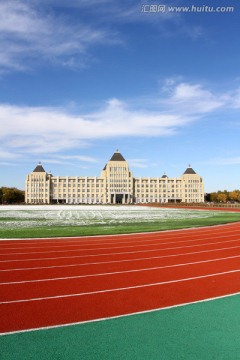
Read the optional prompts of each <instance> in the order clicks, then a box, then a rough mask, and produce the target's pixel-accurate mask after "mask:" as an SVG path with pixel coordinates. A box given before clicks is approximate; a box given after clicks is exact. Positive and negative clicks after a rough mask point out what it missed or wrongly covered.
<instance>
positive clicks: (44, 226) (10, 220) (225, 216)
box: [0, 209, 240, 238]
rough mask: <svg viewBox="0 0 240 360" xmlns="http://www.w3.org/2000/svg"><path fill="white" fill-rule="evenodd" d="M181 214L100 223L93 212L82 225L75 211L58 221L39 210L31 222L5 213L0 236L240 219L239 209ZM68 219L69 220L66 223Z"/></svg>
mask: <svg viewBox="0 0 240 360" xmlns="http://www.w3.org/2000/svg"><path fill="white" fill-rule="evenodd" d="M160 211H161V210H160ZM165 211H166V214H167V211H169V210H165ZM191 213H192V214H195V213H197V214H199V216H195V217H194V216H193V217H191V216H190V217H188V215H189V214H191ZM206 213H207V215H206ZM181 214H182V215H184V216H182V217H180V218H179V216H177V217H176V218H174V216H171V217H168V216H165V217H163V218H160V217H159V218H158V217H157V216H156V212H154V217H153V218H152V219H151V218H150V217H151V213H149V212H147V215H148V217H145V218H144V217H141V218H138V217H137V216H135V215H134V216H135V217H134V218H133V219H132V220H131V221H128V219H122V220H121V221H119V219H118V218H117V217H115V218H114V219H112V218H108V217H105V218H104V221H103V220H102V219H101V223H100V221H98V219H96V218H95V217H94V216H93V217H92V218H91V219H90V220H89V219H87V221H84V222H83V221H82V222H83V223H82V224H81V225H79V218H77V219H76V218H74V216H75V217H76V214H75V215H74V216H73V215H72V216H73V218H71V219H66V218H64V220H63V221H62V222H61V219H58V222H56V221H55V220H56V219H54V221H52V223H51V222H49V221H45V219H44V218H42V217H40V213H39V218H36V217H35V218H34V221H33V223H34V225H32V224H31V220H32V219H31V218H29V217H28V216H29V213H28V214H23V215H25V216H23V215H22V216H21V217H13V216H12V217H9V216H7V214H6V217H4V216H3V215H2V217H0V238H28V237H30V238H33V237H39V238H42V237H64V236H86V235H105V234H126V233H138V232H148V231H149V232H150V231H159V230H160V231H162V230H174V229H183V228H191V227H201V226H211V225H218V224H226V223H230V222H237V221H240V213H230V212H217V211H199V210H194V211H193V210H192V211H189V210H182V209H181ZM30 215H31V214H30ZM119 215H120V213H119ZM141 215H142V214H141ZM171 215H172V214H171ZM41 216H42V215H41ZM108 216H109V214H108ZM36 220H37V221H36ZM68 222H69V223H70V224H69V225H68ZM61 223H62V224H61ZM9 224H14V226H9Z"/></svg>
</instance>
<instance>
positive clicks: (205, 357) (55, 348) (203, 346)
mask: <svg viewBox="0 0 240 360" xmlns="http://www.w3.org/2000/svg"><path fill="white" fill-rule="evenodd" d="M239 305H240V296H239V295H235V296H229V297H226V298H222V299H217V300H214V301H207V302H200V303H196V304H191V305H187V306H180V307H176V308H172V309H165V310H161V311H153V312H150V313H145V314H139V315H131V316H127V317H121V318H118V319H110V320H105V321H98V322H92V323H86V324H80V325H75V326H67V327H59V328H56V329H49V330H40V331H30V332H25V333H20V334H12V335H6V336H0V345H1V359H2V360H30V359H31V360H38V359H41V360H50V359H51V360H66V359H68V360H79V359H84V360H117V359H118V360H123V359H124V360H146V359H148V360H180V359H181V360H236V359H240V342H239V333H240V312H239Z"/></svg>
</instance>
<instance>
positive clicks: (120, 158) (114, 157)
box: [110, 150, 126, 161]
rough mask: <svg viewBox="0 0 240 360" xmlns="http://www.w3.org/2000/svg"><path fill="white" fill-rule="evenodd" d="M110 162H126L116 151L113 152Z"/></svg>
mask: <svg viewBox="0 0 240 360" xmlns="http://www.w3.org/2000/svg"><path fill="white" fill-rule="evenodd" d="M110 161H126V160H125V159H124V157H123V156H122V154H120V152H119V151H118V150H116V151H115V153H114V154H113V156H112V157H111V159H110Z"/></svg>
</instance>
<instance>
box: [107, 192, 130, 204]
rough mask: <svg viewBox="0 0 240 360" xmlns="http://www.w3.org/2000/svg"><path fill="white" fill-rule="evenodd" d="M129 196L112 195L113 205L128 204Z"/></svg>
mask: <svg viewBox="0 0 240 360" xmlns="http://www.w3.org/2000/svg"><path fill="white" fill-rule="evenodd" d="M128 201H129V198H128V194H111V204H128Z"/></svg>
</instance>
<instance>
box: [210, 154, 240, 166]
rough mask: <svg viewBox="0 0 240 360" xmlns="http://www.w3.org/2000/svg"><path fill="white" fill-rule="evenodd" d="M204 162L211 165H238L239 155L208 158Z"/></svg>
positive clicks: (239, 161)
mask: <svg viewBox="0 0 240 360" xmlns="http://www.w3.org/2000/svg"><path fill="white" fill-rule="evenodd" d="M206 163H207V164H211V165H219V166H225V165H240V156H236V157H231V158H214V159H210V160H209V161H207V162H206Z"/></svg>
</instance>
